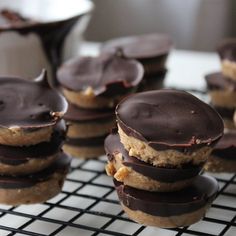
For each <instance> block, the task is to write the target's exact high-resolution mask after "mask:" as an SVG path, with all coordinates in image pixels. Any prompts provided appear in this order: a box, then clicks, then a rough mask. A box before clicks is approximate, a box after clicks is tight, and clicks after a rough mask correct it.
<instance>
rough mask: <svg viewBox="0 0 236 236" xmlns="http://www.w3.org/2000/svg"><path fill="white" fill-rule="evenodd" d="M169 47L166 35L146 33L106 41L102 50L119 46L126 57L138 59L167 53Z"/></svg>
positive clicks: (169, 42) (169, 41) (105, 50)
mask: <svg viewBox="0 0 236 236" xmlns="http://www.w3.org/2000/svg"><path fill="white" fill-rule="evenodd" d="M171 47H172V42H171V40H170V38H169V37H168V36H167V35H164V34H148V35H142V36H128V37H123V38H118V39H113V40H110V41H107V42H106V43H105V44H104V45H103V47H102V52H103V53H104V52H114V51H115V50H117V49H119V48H120V49H122V51H123V54H124V56H125V57H126V58H132V59H138V60H139V59H146V58H152V57H159V56H163V55H167V54H168V53H169V51H170V49H171Z"/></svg>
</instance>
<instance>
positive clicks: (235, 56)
mask: <svg viewBox="0 0 236 236" xmlns="http://www.w3.org/2000/svg"><path fill="white" fill-rule="evenodd" d="M218 53H219V56H220V59H221V67H222V73H223V75H224V76H226V77H228V78H229V79H230V80H233V81H235V82H236V39H227V40H224V41H223V42H222V43H221V45H220V46H219V47H218Z"/></svg>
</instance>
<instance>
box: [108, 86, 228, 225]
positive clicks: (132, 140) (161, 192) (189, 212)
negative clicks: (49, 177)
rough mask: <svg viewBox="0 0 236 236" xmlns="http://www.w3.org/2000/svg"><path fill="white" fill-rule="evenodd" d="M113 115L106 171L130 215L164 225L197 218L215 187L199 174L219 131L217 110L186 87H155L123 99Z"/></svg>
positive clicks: (214, 181) (209, 178)
mask: <svg viewBox="0 0 236 236" xmlns="http://www.w3.org/2000/svg"><path fill="white" fill-rule="evenodd" d="M116 118H117V125H118V132H117V131H116V130H114V131H113V133H112V134H110V135H109V136H108V137H107V138H106V140H105V150H106V153H107V155H108V165H107V166H106V171H107V174H108V175H110V176H113V177H114V184H115V187H116V190H117V193H118V197H119V199H120V201H121V205H122V207H123V209H124V210H125V212H126V213H127V214H128V215H129V217H130V218H131V219H133V220H134V221H137V222H139V223H141V224H144V225H153V226H158V227H164V228H173V227H180V226H187V225H190V224H193V223H195V222H197V221H198V220H200V219H201V218H202V217H203V216H204V214H205V212H206V210H207V209H208V208H209V206H210V204H211V202H212V201H213V199H214V198H215V196H216V193H217V191H218V184H217V182H216V180H215V179H213V178H211V177H208V176H201V175H199V174H200V172H201V170H202V167H203V165H204V164H205V162H206V161H207V158H208V156H209V154H210V152H211V151H212V148H213V146H214V145H215V144H216V143H217V141H218V140H219V139H220V138H221V136H222V135H223V122H222V119H221V118H220V116H219V115H218V114H217V113H216V112H215V110H214V109H212V108H211V107H210V106H208V105H207V104H205V103H203V102H202V101H200V100H199V99H197V98H196V97H194V96H192V95H190V94H188V93H186V92H180V91H177V90H158V91H150V92H144V93H138V94H135V95H133V96H129V97H128V98H125V99H123V100H122V101H121V102H120V103H119V104H118V106H117V108H116Z"/></svg>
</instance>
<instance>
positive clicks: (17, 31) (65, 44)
mask: <svg viewBox="0 0 236 236" xmlns="http://www.w3.org/2000/svg"><path fill="white" fill-rule="evenodd" d="M92 8H93V4H92V3H91V2H89V1H87V0H80V1H79V2H78V1H77V0H67V1H64V0H34V1H31V0H18V1H8V0H1V1H0V11H1V15H0V31H1V34H0V51H1V54H0V60H1V64H0V74H1V75H8V76H9V75H10V76H17V77H25V78H34V77H35V76H36V75H37V74H39V73H40V71H41V70H42V68H46V69H47V70H48V72H49V75H50V77H51V76H52V75H55V71H56V68H57V67H58V66H59V65H60V64H61V63H62V62H63V61H64V59H67V58H69V57H72V56H73V55H74V54H75V53H77V52H78V46H79V41H80V39H81V35H82V33H83V32H84V30H85V27H86V26H87V23H88V19H89V15H90V12H91V10H92Z"/></svg>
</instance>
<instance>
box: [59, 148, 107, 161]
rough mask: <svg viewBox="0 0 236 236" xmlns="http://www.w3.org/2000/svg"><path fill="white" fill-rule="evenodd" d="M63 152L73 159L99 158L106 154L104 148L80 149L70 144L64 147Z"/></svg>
mask: <svg viewBox="0 0 236 236" xmlns="http://www.w3.org/2000/svg"><path fill="white" fill-rule="evenodd" d="M62 149H63V151H64V152H65V153H67V154H69V155H71V156H72V157H77V158H85V159H87V158H97V157H99V156H102V155H104V154H105V151H104V147H103V146H95V147H78V146H72V145H69V144H64V145H63V147H62Z"/></svg>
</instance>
